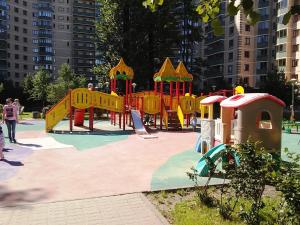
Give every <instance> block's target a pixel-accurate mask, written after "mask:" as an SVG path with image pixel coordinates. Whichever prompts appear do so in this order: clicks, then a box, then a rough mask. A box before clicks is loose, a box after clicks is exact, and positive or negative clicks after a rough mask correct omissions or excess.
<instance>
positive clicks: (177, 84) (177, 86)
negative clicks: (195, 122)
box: [176, 81, 179, 105]
mask: <svg viewBox="0 0 300 225" xmlns="http://www.w3.org/2000/svg"><path fill="white" fill-rule="evenodd" d="M176 97H177V102H178V105H179V82H178V81H176Z"/></svg>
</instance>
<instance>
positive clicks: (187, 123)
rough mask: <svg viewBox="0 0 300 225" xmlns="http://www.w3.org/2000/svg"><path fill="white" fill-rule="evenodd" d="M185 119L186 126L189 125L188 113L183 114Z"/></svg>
mask: <svg viewBox="0 0 300 225" xmlns="http://www.w3.org/2000/svg"><path fill="white" fill-rule="evenodd" d="M185 119H186V127H189V122H188V120H189V115H188V114H186V115H185Z"/></svg>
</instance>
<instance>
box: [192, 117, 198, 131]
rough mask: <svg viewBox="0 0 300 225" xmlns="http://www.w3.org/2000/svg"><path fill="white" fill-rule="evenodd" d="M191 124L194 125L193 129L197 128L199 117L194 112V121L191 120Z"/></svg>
mask: <svg viewBox="0 0 300 225" xmlns="http://www.w3.org/2000/svg"><path fill="white" fill-rule="evenodd" d="M191 124H192V126H193V131H195V130H196V127H197V117H196V114H193V115H192V121H191Z"/></svg>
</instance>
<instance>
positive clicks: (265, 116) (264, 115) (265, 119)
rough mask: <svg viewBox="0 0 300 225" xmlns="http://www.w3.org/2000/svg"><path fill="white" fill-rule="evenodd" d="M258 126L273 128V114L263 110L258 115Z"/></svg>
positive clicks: (260, 127)
mask: <svg viewBox="0 0 300 225" xmlns="http://www.w3.org/2000/svg"><path fill="white" fill-rule="evenodd" d="M256 124H257V126H258V128H259V129H272V120H271V115H270V113H269V112H267V111H262V112H260V113H259V114H258V116H257V123H256Z"/></svg>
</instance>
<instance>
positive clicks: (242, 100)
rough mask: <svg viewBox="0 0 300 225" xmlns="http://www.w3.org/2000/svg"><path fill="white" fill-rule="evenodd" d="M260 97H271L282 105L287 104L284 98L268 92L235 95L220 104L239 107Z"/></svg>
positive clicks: (270, 98) (227, 106) (226, 106)
mask: <svg viewBox="0 0 300 225" xmlns="http://www.w3.org/2000/svg"><path fill="white" fill-rule="evenodd" d="M260 99H269V100H270V101H273V102H275V103H277V104H278V105H281V106H282V107H284V106H285V103H284V102H283V101H282V100H280V99H279V98H277V97H275V96H273V95H270V94H267V93H248V94H240V95H234V96H231V97H230V98H227V99H225V100H224V101H222V102H221V104H220V105H221V106H222V107H225V108H239V107H242V106H245V105H248V104H250V103H252V102H255V101H258V100H260Z"/></svg>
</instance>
